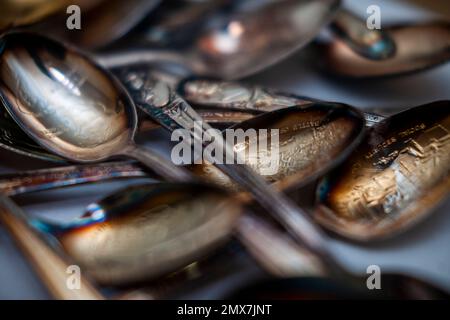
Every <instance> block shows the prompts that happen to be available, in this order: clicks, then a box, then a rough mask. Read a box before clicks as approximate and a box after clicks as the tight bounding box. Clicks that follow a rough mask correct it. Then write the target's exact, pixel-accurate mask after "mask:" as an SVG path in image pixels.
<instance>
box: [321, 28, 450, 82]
mask: <svg viewBox="0 0 450 320" xmlns="http://www.w3.org/2000/svg"><path fill="white" fill-rule="evenodd" d="M384 31H385V32H386V33H387V34H388V35H389V36H390V37H391V38H392V40H393V42H394V43H395V45H396V52H395V54H394V55H393V56H392V57H390V58H387V59H383V60H373V59H367V58H364V57H362V56H360V55H358V54H356V53H355V52H354V51H353V50H352V49H351V48H350V47H349V46H348V45H347V44H346V43H345V42H344V41H343V40H339V39H334V40H333V41H331V42H330V43H328V44H325V45H322V46H321V48H320V50H321V51H322V52H323V57H322V60H321V61H323V64H324V67H325V70H327V71H328V72H332V73H335V74H337V75H342V76H346V77H351V78H375V77H385V76H393V75H400V74H407V73H412V72H417V71H421V70H423V69H428V68H431V67H435V66H438V65H440V64H443V63H445V62H447V61H449V59H450V23H448V22H429V23H424V24H416V25H401V26H394V27H391V28H385V29H384Z"/></svg>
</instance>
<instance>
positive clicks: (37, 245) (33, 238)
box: [0, 193, 103, 300]
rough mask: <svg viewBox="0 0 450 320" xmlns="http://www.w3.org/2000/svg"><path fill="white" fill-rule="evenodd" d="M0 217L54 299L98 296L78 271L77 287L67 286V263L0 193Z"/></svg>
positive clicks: (96, 297)
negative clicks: (78, 280)
mask: <svg viewBox="0 0 450 320" xmlns="http://www.w3.org/2000/svg"><path fill="white" fill-rule="evenodd" d="M0 221H1V222H2V225H3V226H4V227H6V229H7V230H8V231H10V233H11V235H12V236H13V237H14V240H16V242H17V244H18V245H19V246H20V248H21V249H22V251H23V253H24V254H26V256H27V257H28V259H29V260H30V261H31V262H32V264H33V266H34V269H35V270H36V272H37V274H38V275H39V276H40V278H41V280H42V281H43V283H44V284H45V285H46V286H47V289H48V290H49V292H50V293H51V294H52V296H53V297H54V298H55V299H61V300H78V299H82V300H100V299H103V297H102V295H101V294H100V293H99V292H98V291H97V290H96V289H95V288H94V287H93V286H92V285H91V284H90V283H89V281H88V280H87V279H86V278H85V277H84V275H82V274H81V275H80V288H79V289H77V290H72V289H70V288H69V287H68V286H67V276H68V273H67V270H68V267H69V266H70V263H68V262H67V259H66V258H65V257H64V258H63V257H62V255H61V254H60V253H59V252H58V253H57V252H55V251H54V250H52V248H50V247H49V246H48V245H47V242H46V241H45V240H44V239H42V237H41V235H40V234H38V233H36V232H35V231H34V230H33V228H30V227H29V226H28V224H27V218H26V215H25V213H24V212H23V211H22V210H21V209H20V208H19V207H18V206H17V205H16V204H15V203H14V202H13V201H12V200H11V199H9V198H8V197H6V196H4V195H3V194H1V193H0Z"/></svg>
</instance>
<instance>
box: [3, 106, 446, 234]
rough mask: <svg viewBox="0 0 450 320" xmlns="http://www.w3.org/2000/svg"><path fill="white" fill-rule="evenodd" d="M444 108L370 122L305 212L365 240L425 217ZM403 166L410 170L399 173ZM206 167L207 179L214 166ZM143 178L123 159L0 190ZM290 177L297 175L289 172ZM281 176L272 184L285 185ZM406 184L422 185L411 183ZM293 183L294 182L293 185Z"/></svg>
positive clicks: (434, 197) (20, 179)
mask: <svg viewBox="0 0 450 320" xmlns="http://www.w3.org/2000/svg"><path fill="white" fill-rule="evenodd" d="M448 110H449V109H448V102H445V101H444V102H436V103H432V104H428V105H424V106H420V107H416V108H413V109H410V110H407V111H405V112H401V113H399V114H397V115H394V116H392V117H390V118H387V119H386V120H384V121H382V122H381V123H379V124H378V125H376V126H374V127H373V128H372V129H371V130H370V132H369V134H368V136H367V138H365V141H364V143H362V144H361V146H360V147H358V149H357V151H355V152H353V154H352V156H351V157H350V158H348V159H347V160H346V162H345V164H343V165H341V166H338V167H337V168H336V169H335V170H333V174H329V177H328V178H326V179H324V180H323V182H322V183H321V184H320V186H319V187H318V191H317V197H318V200H317V203H316V206H317V209H316V210H313V212H314V213H313V216H314V217H315V219H316V221H318V222H319V223H320V224H321V225H322V226H324V227H326V228H327V229H330V230H333V231H335V232H337V233H338V234H340V235H342V236H344V237H346V238H351V239H354V240H358V241H371V240H376V239H381V238H386V237H391V236H394V235H395V234H398V233H400V232H402V231H405V230H407V229H409V228H411V227H412V226H414V225H415V224H416V223H418V222H419V221H421V220H423V219H425V218H426V217H427V216H429V215H430V214H431V213H432V212H433V208H434V207H435V206H437V205H438V204H439V203H441V202H442V201H443V200H444V199H445V198H446V197H447V195H448V183H449V178H448V174H449V171H448V170H449V168H448V163H449V162H448V161H446V157H445V156H446V150H447V148H448V146H447V145H448V143H447V140H448V136H449V134H450V133H449V132H450V127H449V123H448ZM268 117H269V118H274V115H270V114H269V115H268ZM393 139H395V140H396V142H395V143H391V144H390V145H389V144H388V143H386V147H385V149H386V151H383V150H382V149H380V148H378V145H383V144H382V142H383V141H387V142H392V141H393ZM382 151H383V152H384V153H386V155H385V156H383V153H382ZM377 153H378V154H379V155H377ZM365 155H371V156H372V155H373V157H376V159H378V160H377V161H378V162H379V163H378V162H373V163H372V162H370V161H368V160H367V159H366V158H365ZM414 157H416V158H418V160H417V161H418V162H417V163H418V164H419V165H420V170H419V169H417V168H416V166H417V164H414V161H412V160H414V159H415V158H414ZM318 158H319V157H317V159H318ZM391 158H392V163H390V162H389V161H391ZM411 159H412V160H411ZM388 160H389V161H388ZM318 161H319V160H318ZM433 163H434V165H433V166H432V164H433ZM402 166H406V167H405V168H404V169H402ZM410 167H411V168H415V169H409V170H407V168H410ZM198 168H200V169H201V168H202V166H200V167H194V168H193V170H194V171H199V170H198ZM304 169H305V171H306V172H308V173H309V175H310V176H309V178H308V176H304V175H303V176H302V179H303V181H305V180H306V181H307V180H310V178H311V175H313V176H314V175H315V173H317V171H315V170H314V168H313V167H311V166H309V167H307V168H304ZM405 170H406V171H405ZM299 171H301V170H299ZM207 172H208V173H209V176H211V175H212V173H213V172H214V170H212V168H211V169H209V170H207ZM353 174H356V176H355V177H353ZM145 175H146V173H145V172H144V171H142V169H141V168H140V167H138V166H136V165H133V164H127V163H112V164H110V165H108V164H104V165H101V166H100V165H96V166H88V167H69V168H56V169H50V170H42V171H31V172H25V173H23V174H11V175H3V176H0V190H1V191H2V192H4V193H6V194H9V195H15V194H19V193H26V192H33V191H38V190H48V189H53V188H57V187H61V186H67V185H75V184H78V183H86V182H90V181H102V180H107V179H112V178H115V177H120V176H133V177H142V176H145ZM296 175H298V172H297V173H295V172H292V173H291V176H296ZM217 176H218V177H219V178H220V177H221V176H220V175H217ZM205 177H207V176H205ZM396 177H397V178H396ZM221 179H224V178H223V177H221ZM281 180H282V181H283V180H286V179H284V178H283V179H281ZM288 180H289V179H287V180H286V181H288ZM297 180H299V179H297ZM300 180H301V179H300ZM286 181H285V182H283V183H278V184H276V185H275V186H277V187H279V188H281V189H283V190H285V188H287V187H289V186H290V187H289V188H291V189H292V185H290V184H289V183H287V182H286ZM408 181H416V182H414V184H415V185H417V186H424V187H414V188H413V187H412V186H411V185H410V184H409V182H408ZM298 182H299V181H297V183H298ZM297 187H298V186H297ZM297 187H296V186H295V185H294V188H293V189H295V188H297Z"/></svg>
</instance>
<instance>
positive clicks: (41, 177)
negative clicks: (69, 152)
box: [0, 161, 153, 196]
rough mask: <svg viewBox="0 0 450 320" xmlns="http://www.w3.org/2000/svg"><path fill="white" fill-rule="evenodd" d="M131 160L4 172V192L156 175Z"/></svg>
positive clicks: (0, 184) (0, 188) (0, 186)
mask: <svg viewBox="0 0 450 320" xmlns="http://www.w3.org/2000/svg"><path fill="white" fill-rule="evenodd" d="M152 174H153V172H150V171H145V170H144V169H143V168H142V167H141V166H140V165H139V164H137V163H135V162H131V161H122V162H107V163H100V164H88V165H80V166H68V167H56V168H50V169H41V170H30V171H25V172H20V173H11V174H4V175H0V192H1V193H3V194H4V195H7V196H15V195H19V194H24V193H29V192H37V191H44V190H51V189H56V188H62V187H67V186H74V185H80V184H85V183H91V182H100V181H106V180H112V179H119V178H132V177H153V175H152Z"/></svg>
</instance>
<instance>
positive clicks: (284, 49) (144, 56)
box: [95, 0, 339, 78]
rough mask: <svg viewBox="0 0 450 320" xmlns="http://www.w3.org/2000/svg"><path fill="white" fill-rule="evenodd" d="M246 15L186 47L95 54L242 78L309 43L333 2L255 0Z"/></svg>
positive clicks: (107, 61) (221, 22)
mask: <svg viewBox="0 0 450 320" xmlns="http://www.w3.org/2000/svg"><path fill="white" fill-rule="evenodd" d="M258 5H259V6H257V8H251V14H245V11H244V12H242V13H240V14H234V15H232V16H231V17H225V18H223V19H220V18H217V19H216V20H214V21H212V22H211V27H210V28H206V29H205V30H203V32H201V33H200V34H199V35H198V36H197V37H196V38H195V39H194V40H192V41H190V44H191V46H190V47H188V48H186V49H185V51H170V50H169V51H155V50H148V49H147V50H145V49H142V50H140V49H134V50H127V51H125V52H115V53H108V54H101V55H100V54H99V55H96V56H95V58H96V60H97V61H98V62H99V63H100V64H101V65H103V66H105V67H109V68H113V67H121V66H129V65H130V64H135V63H139V64H144V63H148V62H159V63H162V62H165V63H169V64H176V65H180V66H184V67H186V68H187V69H189V70H191V71H192V72H194V73H195V74H202V75H215V76H219V77H220V78H242V77H244V76H247V75H250V74H253V73H256V72H258V71H260V70H262V69H264V68H267V67H268V66H269V65H272V64H274V63H276V62H278V61H280V60H282V59H283V58H285V57H287V56H288V55H290V54H292V53H293V52H295V51H296V50H297V49H299V48H301V47H303V46H304V45H306V44H307V43H309V42H310V41H311V40H312V39H313V38H314V37H315V36H316V35H317V33H318V32H319V31H320V30H321V28H322V27H323V26H324V25H325V24H326V23H328V22H329V21H330V20H331V18H332V17H333V15H334V13H335V12H336V10H337V8H338V5H339V1H338V0H314V1H313V0H300V1H299V0H283V1H276V2H269V3H263V4H262V5H261V3H258Z"/></svg>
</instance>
